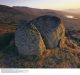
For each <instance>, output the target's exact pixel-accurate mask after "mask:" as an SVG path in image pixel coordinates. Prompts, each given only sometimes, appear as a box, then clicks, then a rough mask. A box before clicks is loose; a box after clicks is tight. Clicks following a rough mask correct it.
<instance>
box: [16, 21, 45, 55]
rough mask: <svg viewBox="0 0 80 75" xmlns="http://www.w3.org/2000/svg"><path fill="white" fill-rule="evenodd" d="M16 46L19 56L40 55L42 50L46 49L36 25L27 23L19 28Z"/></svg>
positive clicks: (21, 24)
mask: <svg viewBox="0 0 80 75" xmlns="http://www.w3.org/2000/svg"><path fill="white" fill-rule="evenodd" d="M15 44H16V46H17V48H18V52H19V54H22V55H39V53H40V52H41V51H42V50H45V49H46V47H45V45H44V42H43V40H42V37H41V34H40V32H39V31H38V30H37V28H36V27H35V26H34V25H29V24H27V23H26V22H22V23H20V24H19V25H18V26H17V30H16V32H15Z"/></svg>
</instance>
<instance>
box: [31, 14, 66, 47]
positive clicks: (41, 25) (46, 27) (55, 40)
mask: <svg viewBox="0 0 80 75" xmlns="http://www.w3.org/2000/svg"><path fill="white" fill-rule="evenodd" d="M30 24H33V25H35V26H36V27H37V29H38V30H39V32H40V33H41V36H42V38H43V40H44V43H45V45H46V48H57V47H59V46H62V45H63V42H64V35H65V28H64V25H63V23H62V21H61V19H60V18H58V17H55V16H48V15H45V16H40V17H38V18H36V19H34V20H32V21H31V22H30Z"/></svg>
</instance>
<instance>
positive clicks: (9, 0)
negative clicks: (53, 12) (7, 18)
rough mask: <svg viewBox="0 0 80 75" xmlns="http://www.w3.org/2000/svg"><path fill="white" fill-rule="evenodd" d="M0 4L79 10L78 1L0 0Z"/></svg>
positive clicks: (79, 4) (79, 1)
mask: <svg viewBox="0 0 80 75" xmlns="http://www.w3.org/2000/svg"><path fill="white" fill-rule="evenodd" d="M0 4H1V5H8V6H27V7H32V8H40V9H57V10H63V9H76V8H80V0H0Z"/></svg>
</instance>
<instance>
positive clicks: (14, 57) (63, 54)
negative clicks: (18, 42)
mask: <svg viewBox="0 0 80 75" xmlns="http://www.w3.org/2000/svg"><path fill="white" fill-rule="evenodd" d="M7 35H8V36H9V35H10V34H7ZM11 35H12V34H11ZM10 39H11V38H10ZM5 42H6V41H5ZM63 45H65V47H64V48H56V49H47V50H46V51H44V52H41V54H40V55H39V56H35V55H33V56H21V55H19V54H18V52H17V48H16V47H15V45H14V43H9V44H8V45H7V46H5V47H4V48H3V50H1V51H0V67H1V68H4V67H5V68H77V67H78V68H79V67H80V51H79V50H80V48H79V47H78V46H77V45H75V44H73V43H72V41H71V40H70V39H68V38H65V44H63Z"/></svg>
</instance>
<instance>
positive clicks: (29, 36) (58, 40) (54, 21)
mask: <svg viewBox="0 0 80 75" xmlns="http://www.w3.org/2000/svg"><path fill="white" fill-rule="evenodd" d="M64 36H65V28H64V25H63V23H62V21H61V20H60V18H58V17H55V16H48V15H46V16H41V17H38V18H36V19H34V20H32V21H30V22H29V23H25V22H22V23H20V24H19V25H18V27H17V31H16V33H15V43H16V46H17V47H18V51H19V53H20V54H23V55H38V54H40V52H44V50H46V49H53V48H59V47H60V48H61V47H63V46H64Z"/></svg>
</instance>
